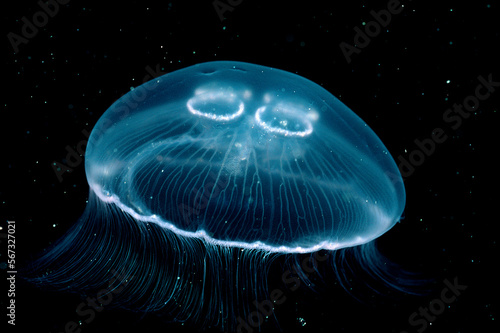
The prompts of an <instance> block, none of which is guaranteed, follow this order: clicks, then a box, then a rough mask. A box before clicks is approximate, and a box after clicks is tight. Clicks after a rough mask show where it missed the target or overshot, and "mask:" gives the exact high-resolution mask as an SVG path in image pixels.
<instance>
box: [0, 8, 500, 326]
mask: <svg viewBox="0 0 500 333" xmlns="http://www.w3.org/2000/svg"><path fill="white" fill-rule="evenodd" d="M233 3H237V1H235V2H233ZM339 3H340V2H339ZM387 3H388V2H387V1H370V2H368V1H350V2H349V3H345V2H342V4H337V2H336V1H331V2H327V1H306V2H300V3H294V2H291V1H272V2H271V1H250V0H244V1H242V2H241V3H240V4H238V5H237V6H234V8H233V10H232V11H227V12H225V13H224V17H225V19H224V20H223V21H221V20H220V18H219V16H218V14H217V12H216V10H215V8H214V6H213V2H212V1H211V0H207V1H196V2H195V1H180V0H179V1H155V2H153V1H140V2H139V1H121V2H116V3H104V2H97V1H76V0H72V1H69V2H68V4H67V5H65V6H60V8H59V12H58V13H57V14H56V15H55V16H54V17H53V18H50V19H49V21H48V22H47V24H45V25H44V26H43V27H41V28H39V31H38V33H37V34H36V36H34V37H33V38H30V39H29V41H28V43H27V44H23V45H20V48H19V52H17V53H14V51H13V48H12V45H11V43H10V42H9V39H8V38H7V35H8V33H9V32H13V33H16V34H21V29H22V26H23V24H24V23H23V22H22V20H21V18H22V17H23V16H26V17H27V18H28V19H29V20H30V21H32V19H33V15H34V14H35V13H37V12H38V11H40V6H39V5H38V4H37V2H36V1H18V2H15V3H14V2H9V3H8V4H7V3H6V4H3V5H2V9H1V12H2V13H1V25H2V36H4V37H2V38H3V43H2V54H3V56H4V60H3V61H2V64H3V66H2V75H1V78H2V82H3V84H4V86H3V89H2V94H1V96H2V101H1V103H0V104H1V108H2V129H3V130H2V136H3V138H2V147H3V152H2V154H1V156H2V164H1V167H2V171H1V173H0V174H1V176H2V184H1V189H0V191H1V193H0V195H1V198H0V207H1V215H2V220H1V221H0V223H1V226H2V227H3V230H2V231H1V232H2V233H4V232H5V230H6V221H7V220H15V221H16V225H17V233H16V246H17V248H16V250H17V259H18V260H17V262H18V266H20V265H22V264H23V263H27V262H29V260H30V259H31V258H33V256H34V255H35V254H36V253H38V252H39V251H41V250H43V249H44V248H45V247H47V245H48V244H49V243H50V242H53V241H54V240H56V239H58V238H59V237H60V236H62V235H63V234H64V232H65V231H66V230H67V229H68V228H69V226H70V225H72V224H73V223H75V221H76V220H77V219H78V217H79V216H80V215H81V214H82V212H83V210H84V208H85V205H86V199H87V197H88V185H87V182H86V178H85V172H84V166H83V163H80V164H79V165H78V166H76V167H75V168H74V170H73V172H71V173H65V174H64V175H63V180H62V181H61V182H60V181H59V180H58V178H57V176H56V174H55V173H54V171H53V169H52V166H51V164H52V163H53V162H54V161H57V162H59V163H65V162H67V161H65V157H66V154H67V151H66V146H68V145H69V146H70V147H72V148H73V149H76V148H77V146H78V145H79V143H81V142H82V141H85V139H86V137H85V135H84V134H83V133H82V131H84V130H86V131H89V132H90V131H91V129H92V128H93V126H94V124H95V123H96V121H97V120H98V119H99V117H100V116H101V115H102V114H103V112H104V111H105V110H106V109H107V108H108V107H109V106H110V105H111V104H112V103H113V102H114V101H115V100H117V99H118V98H119V97H120V96H121V95H123V94H124V93H126V92H127V91H129V90H130V88H131V87H136V86H138V85H140V84H141V83H142V82H143V79H144V77H145V76H146V75H148V69H147V68H148V66H149V68H152V69H153V71H154V70H155V69H157V68H158V69H159V70H160V71H161V72H164V73H167V72H171V71H174V70H177V69H181V68H184V67H187V66H190V65H193V64H196V63H200V62H206V61H213V60H238V61H247V62H252V63H257V64H261V65H265V66H271V67H276V68H280V69H284V70H287V71H290V72H294V73H297V74H299V75H301V76H304V77H306V78H308V79H310V80H312V81H314V82H316V83H318V84H320V85H322V86H323V87H324V88H326V89H327V90H329V91H330V92H331V93H332V94H334V95H335V96H337V97H339V98H340V99H341V100H342V101H343V102H344V103H345V104H346V105H347V106H348V107H350V108H351V109H352V110H353V111H354V112H356V113H357V114H358V115H359V116H360V117H361V118H363V119H364V120H365V121H366V122H367V123H368V125H369V126H370V127H371V128H372V129H373V130H374V131H375V132H376V133H377V134H378V135H379V137H380V138H381V139H382V141H383V142H384V143H385V144H386V146H387V147H388V148H389V150H390V152H391V153H392V155H393V157H394V158H395V159H397V158H398V157H399V156H403V157H404V158H406V159H408V157H409V154H410V153H411V152H412V151H414V150H415V149H417V146H416V145H415V143H414V140H415V139H419V140H423V139H425V138H429V137H430V136H431V132H432V131H433V129H435V128H438V127H439V128H442V129H444V130H445V132H446V134H447V136H448V139H447V140H446V141H445V142H444V143H442V144H438V145H437V146H436V150H435V152H434V153H433V154H431V155H430V156H426V158H425V161H424V163H423V164H422V165H420V166H418V167H416V168H415V171H414V172H412V173H411V175H410V176H409V177H407V179H406V181H405V186H406V191H407V206H406V211H405V219H404V220H403V222H402V223H400V224H398V225H397V226H396V227H394V228H393V229H392V230H390V231H389V232H388V233H387V234H385V235H384V236H382V237H381V238H380V239H379V244H380V246H381V248H383V249H384V253H386V255H387V256H389V257H390V258H391V259H393V260H394V261H395V262H399V263H404V264H405V265H407V266H409V267H410V268H413V269H415V270H421V271H424V272H426V273H427V274H429V275H430V276H432V277H433V278H434V279H435V281H436V282H435V283H434V284H433V285H432V290H431V291H430V292H429V294H428V295H425V296H421V297H401V298H400V299H398V300H393V299H385V298H383V297H381V298H378V297H375V298H374V299H373V300H372V302H370V304H363V303H359V302H357V301H356V300H354V299H353V298H351V297H350V296H348V295H347V294H345V293H344V292H343V291H342V290H341V289H340V288H338V286H337V287H335V283H334V281H325V283H326V285H327V286H325V287H324V288H323V290H322V291H321V292H319V293H315V292H312V291H311V290H309V289H308V288H306V287H301V288H300V289H299V290H297V291H294V292H292V291H290V290H288V291H287V293H286V296H287V301H286V303H285V304H282V305H281V306H279V307H278V306H277V308H276V316H277V318H278V322H279V325H280V327H281V329H282V330H284V331H287V332H304V333H305V332H360V331H372V330H375V331H384V332H401V331H404V330H406V331H408V332H416V330H415V327H412V326H411V325H410V324H409V322H408V317H409V316H410V315H411V314H412V313H413V312H415V311H418V309H419V307H421V306H423V307H426V306H428V304H429V302H430V301H431V300H433V299H435V298H439V297H440V293H441V290H442V289H443V288H444V284H443V282H442V281H443V280H444V279H449V280H453V279H454V278H455V277H456V278H457V279H458V281H459V282H460V283H461V284H465V285H467V286H468V287H467V290H465V291H464V292H463V293H462V294H461V295H460V296H459V297H458V299H457V300H456V301H455V302H453V303H452V304H450V307H449V308H446V310H445V311H444V312H443V313H442V314H441V315H439V316H438V317H437V319H436V320H435V322H434V323H433V324H432V325H430V326H429V327H428V328H427V329H426V330H425V331H426V332H476V331H484V332H493V331H497V330H498V327H497V328H496V329H495V328H494V327H495V324H496V323H497V322H498V320H499V318H498V297H497V294H498V281H499V279H498V271H496V270H494V268H495V267H497V266H498V256H497V255H496V253H497V241H498V232H497V231H496V230H498V228H497V223H498V215H497V214H495V213H497V212H496V209H495V208H496V207H495V206H496V205H498V199H499V196H498V191H497V186H498V183H497V182H498V174H497V172H498V171H497V170H498V163H499V162H498V159H497V155H498V145H497V143H498V135H497V133H498V117H499V112H498V111H499V100H500V88H498V89H497V91H496V92H495V93H493V94H491V96H490V97H489V98H488V99H486V100H485V101H482V102H481V103H480V106H479V108H478V109H477V110H476V111H475V112H472V113H471V116H470V117H469V118H467V119H464V121H463V123H462V124H461V126H459V127H458V128H457V129H456V130H453V129H451V128H450V124H448V123H446V122H444V120H443V114H444V113H445V111H446V110H447V109H448V108H450V107H452V106H453V104H454V103H462V102H463V100H464V98H466V97H467V96H469V95H473V94H474V91H475V88H476V86H477V85H478V84H479V81H478V76H480V75H482V76H483V77H488V75H489V74H491V75H492V78H493V81H500V66H498V59H499V52H498V44H499V41H500V36H499V28H498V18H499V14H500V4H499V3H498V2H495V1H492V0H485V1H482V0H480V1H474V2H472V1H469V2H457V1H440V2H439V3H438V2H423V1H402V2H401V3H402V4H404V6H405V7H404V9H403V11H402V12H401V13H400V14H397V15H394V16H393V17H392V18H391V22H390V24H389V25H388V26H387V27H386V28H384V29H382V31H381V32H380V33H379V34H377V35H376V36H374V37H373V38H372V39H371V41H370V43H369V44H368V45H367V46H366V47H365V48H363V49H362V50H361V52H360V53H359V54H353V55H352V61H351V62H350V63H348V62H347V61H346V58H345V57H344V55H343V54H342V52H341V49H340V47H339V44H340V43H341V42H346V43H349V44H353V39H354V35H355V31H354V30H353V29H354V27H360V28H361V29H364V26H363V22H365V23H366V22H370V21H372V20H373V18H372V17H371V15H370V11H371V10H375V11H379V10H381V9H385V8H386V7H387ZM398 163H399V162H398ZM1 244H2V247H3V248H2V249H1V251H0V253H1V257H0V264H1V265H2V266H1V268H2V271H5V270H6V267H5V261H6V252H7V250H6V243H5V242H2V243H1ZM282 261H283V260H282V259H278V261H277V263H276V265H274V266H273V268H272V275H271V277H270V279H269V285H270V286H271V288H273V287H274V288H282V289H283V290H287V289H286V286H285V285H284V284H283V281H281V274H282V269H283V268H282V265H281V264H282ZM280 270H281V271H280ZM2 276H3V275H2ZM2 280H3V282H5V279H4V278H2ZM17 282H18V283H17V293H16V302H17V317H16V323H17V325H16V329H21V328H24V329H26V330H29V331H37V332H54V333H55V332H62V331H63V330H64V325H65V324H66V322H68V321H72V320H78V316H77V315H76V313H75V309H76V307H77V305H78V304H79V303H80V302H81V299H80V298H79V296H77V295H73V294H65V293H52V292H47V291H43V290H39V289H37V288H34V287H33V286H31V285H29V284H27V283H25V282H23V281H22V280H21V279H20V278H18V281H17ZM2 286H4V284H2ZM2 288H4V289H2V290H1V291H0V294H1V295H2V298H1V301H2V306H1V308H2V310H1V313H2V314H1V318H2V319H1V320H2V324H3V323H4V322H6V321H7V318H6V316H5V314H4V313H6V309H5V304H6V303H5V301H6V300H7V297H6V293H7V286H6V285H5V287H2ZM370 297H371V296H369V298H370ZM301 318H302V319H301ZM304 323H305V325H304ZM497 326H498V325H497ZM9 329H12V327H9ZM128 329H134V330H136V331H139V330H140V331H163V332H171V331H174V332H188V331H191V330H198V329H199V328H196V327H188V325H181V324H173V323H166V322H165V321H164V320H163V319H161V318H157V317H156V316H154V315H151V314H149V315H141V314H135V313H133V312H128V311H123V310H120V309H112V308H111V307H110V308H106V309H105V311H103V312H102V313H100V314H99V315H98V316H97V318H96V319H95V320H94V321H93V322H92V323H90V324H88V325H85V326H84V327H82V332H89V333H90V332H109V331H113V332H121V331H125V330H128ZM208 330H214V331H217V330H216V329H212V328H208ZM261 330H262V332H270V331H277V330H278V328H277V327H276V326H275V325H274V324H273V323H266V324H264V326H263V327H262V328H261ZM19 331H20V330H19Z"/></svg>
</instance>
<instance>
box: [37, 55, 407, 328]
mask: <svg viewBox="0 0 500 333" xmlns="http://www.w3.org/2000/svg"><path fill="white" fill-rule="evenodd" d="M85 169H86V174H87V179H88V183H89V185H90V196H89V204H88V205H87V209H86V211H85V213H84V214H83V216H82V218H81V219H80V221H79V222H78V223H77V224H76V225H75V226H74V227H73V228H72V229H71V230H70V231H69V232H68V235H66V237H64V238H63V239H61V240H60V241H59V242H58V243H57V244H56V245H54V247H53V248H52V249H51V250H50V251H47V253H46V254H44V255H43V256H42V258H41V259H40V260H39V261H38V262H37V263H36V265H37V266H38V267H39V268H40V269H43V270H45V272H46V273H45V274H44V275H43V276H41V277H39V278H38V279H37V280H36V281H38V282H40V283H44V284H48V285H53V286H55V287H56V288H59V289H64V288H66V287H64V286H67V285H70V286H71V289H72V290H82V289H83V290H88V289H90V288H97V287H98V286H99V285H102V284H103V283H104V282H105V281H106V279H107V278H109V277H110V273H109V272H110V270H111V269H113V270H114V271H118V272H119V274H120V276H128V277H130V278H131V280H132V282H131V283H129V284H128V285H127V287H126V288H123V291H122V292H121V293H120V300H119V301H117V302H116V303H114V304H115V305H116V306H125V307H127V308H131V309H135V310H137V311H143V312H151V311H159V310H162V311H165V312H167V313H169V315H170V316H171V318H172V320H177V321H198V322H199V321H201V322H206V321H209V322H210V323H211V324H214V323H215V324H216V325H220V326H224V325H231V324H233V325H234V324H235V321H236V319H235V317H236V314H235V313H236V311H239V310H236V309H237V308H239V309H240V310H241V311H243V312H244V313H245V311H246V312H248V304H250V303H251V301H252V300H255V299H258V298H259V297H265V296H262V295H265V294H266V292H265V280H266V274H267V270H268V269H269V265H270V263H271V262H272V259H273V257H274V256H276V255H279V254H284V253H290V254H300V253H311V252H314V251H319V250H339V249H342V248H346V247H354V246H357V245H362V244H373V243H370V242H371V241H372V240H374V239H375V238H377V237H379V236H380V235H382V234H383V233H385V232H387V231H388V230H389V229H390V228H391V227H393V226H394V225H395V224H396V223H397V222H398V221H399V219H400V216H401V214H402V212H403V209H404V206H405V191H404V186H403V182H402V179H401V176H400V175H399V171H398V169H397V166H396V164H395V162H394V160H393V159H392V157H391V155H390V154H389V152H388V150H387V148H386V147H385V146H384V144H383V143H382V142H381V141H380V139H379V138H378V137H377V136H376V134H375V133H374V132H373V131H372V130H371V129H370V128H369V127H368V126H367V124H366V123H365V122H364V121H363V120H361V119H360V118H359V117H358V116H357V115H355V114H354V113H353V112H352V111H351V110H350V109H349V108H347V107H346V106H345V105H344V104H343V103H342V102H340V101H339V100H338V99H337V98H335V97H334V96H333V95H331V94H330V93H329V92H328V91H326V90H325V89H323V88H322V87H320V86H319V85H317V84H315V83H313V82H311V81H309V80H307V79H305V78H303V77H300V76H298V75H295V74H292V73H288V72H285V71H282V70H278V69H274V68H268V67H263V66H258V65H253V64H248V63H242V62H226V61H220V62H209V63H203V64H199V65H195V66H191V67H188V68H185V69H182V70H178V71H176V72H173V73H170V74H167V75H164V76H162V77H160V78H157V79H154V80H152V81H150V82H147V83H146V84H144V85H142V86H140V87H137V88H135V89H133V90H132V91H131V92H129V93H128V94H126V95H124V96H123V97H122V98H120V99H119V100H118V101H117V102H115V103H114V104H113V105H112V106H111V107H110V108H109V109H108V110H107V111H106V112H105V113H104V114H103V116H102V117H101V118H100V120H99V121H98V123H97V124H96V126H95V128H94V129H93V131H92V133H91V136H90V138H89V142H88V146H87V152H86V156H85ZM359 248H360V249H366V250H364V254H361V255H359V256H358V257H359V258H360V260H364V261H365V264H366V265H367V266H370V265H371V266H373V265H378V264H380V262H381V260H380V257H377V252H376V251H375V250H374V247H373V245H368V246H364V247H359ZM360 251H361V252H362V253H363V250H360ZM366 258H369V259H366ZM374 271H375V273H374V274H375V275H376V276H380V277H382V278H383V279H385V278H384V274H385V273H383V272H381V269H380V268H377V269H375V270H374ZM132 278H133V279H132ZM388 284H390V282H388ZM245 304H247V305H245ZM203 313H209V315H208V316H204V315H203ZM207 318H211V319H207Z"/></svg>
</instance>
